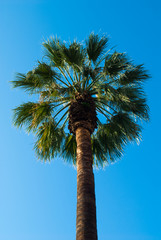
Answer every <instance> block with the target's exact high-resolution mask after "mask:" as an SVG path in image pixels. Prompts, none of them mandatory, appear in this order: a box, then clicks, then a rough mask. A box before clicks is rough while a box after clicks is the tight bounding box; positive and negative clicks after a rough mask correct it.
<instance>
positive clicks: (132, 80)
mask: <svg viewBox="0 0 161 240" xmlns="http://www.w3.org/2000/svg"><path fill="white" fill-rule="evenodd" d="M149 77H150V75H149V74H148V73H147V71H146V70H145V69H144V67H143V64H141V65H137V66H134V67H133V68H132V69H128V70H126V71H125V72H124V73H122V74H121V75H120V76H119V78H118V80H116V81H118V82H119V83H120V84H122V85H127V84H139V85H140V84H141V83H143V82H144V81H145V80H146V79H148V78H149Z"/></svg>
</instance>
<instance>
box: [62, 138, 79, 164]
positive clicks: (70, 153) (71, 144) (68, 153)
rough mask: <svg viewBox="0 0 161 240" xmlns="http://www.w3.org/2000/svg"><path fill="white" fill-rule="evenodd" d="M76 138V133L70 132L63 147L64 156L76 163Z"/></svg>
mask: <svg viewBox="0 0 161 240" xmlns="http://www.w3.org/2000/svg"><path fill="white" fill-rule="evenodd" d="M76 149H77V144H76V139H75V136H74V135H71V134H68V135H66V137H65V141H64V144H63V147H62V156H63V157H64V159H65V160H66V161H69V162H72V163H73V164H74V165H76Z"/></svg>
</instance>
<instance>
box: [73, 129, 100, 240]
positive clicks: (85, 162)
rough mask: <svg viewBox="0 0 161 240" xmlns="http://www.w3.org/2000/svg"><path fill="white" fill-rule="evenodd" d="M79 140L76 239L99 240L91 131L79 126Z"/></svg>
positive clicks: (77, 131) (77, 134) (77, 138)
mask: <svg viewBox="0 0 161 240" xmlns="http://www.w3.org/2000/svg"><path fill="white" fill-rule="evenodd" d="M76 142H77V222H76V240H97V226H96V203H95V186H94V174H93V168H92V162H93V158H92V148H91V134H90V132H89V131H88V130H87V129H85V128H83V127H79V128H77V130H76Z"/></svg>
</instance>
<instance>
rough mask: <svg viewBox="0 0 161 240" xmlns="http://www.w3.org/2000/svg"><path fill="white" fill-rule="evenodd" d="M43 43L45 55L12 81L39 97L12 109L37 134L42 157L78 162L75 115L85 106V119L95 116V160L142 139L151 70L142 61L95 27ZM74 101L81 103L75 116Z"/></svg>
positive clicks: (101, 161)
mask: <svg viewBox="0 0 161 240" xmlns="http://www.w3.org/2000/svg"><path fill="white" fill-rule="evenodd" d="M43 47H44V50H45V52H44V57H43V61H38V62H37V66H36V67H35V68H34V69H33V70H31V71H29V72H27V73H26V74H21V73H18V74H17V76H16V79H15V80H14V81H12V84H13V87H15V88H17V87H19V88H21V89H24V90H25V91H26V92H27V93H28V94H30V95H35V96H36V98H37V101H34V102H32V101H31V102H27V103H24V104H21V105H20V106H18V107H17V108H15V109H14V120H13V121H14V124H15V125H16V126H17V127H22V126H24V127H25V128H26V130H27V131H28V132H33V133H34V134H35V136H36V142H35V147H34V148H35V151H36V153H37V155H38V157H39V158H41V159H44V160H45V161H46V160H50V159H52V158H54V157H56V156H57V155H61V156H62V157H63V158H64V159H65V160H70V161H72V162H73V163H74V164H76V139H75V134H74V129H73V125H72V121H73V120H72V119H73V118H77V114H79V109H80V108H81V113H82V112H83V113H84V114H82V121H85V120H86V117H87V116H86V115H89V114H91V116H90V119H91V121H93V122H92V126H93V130H92V131H91V134H92V135H91V139H92V150H93V165H96V166H104V165H106V164H107V163H110V162H113V161H115V160H116V159H117V158H119V157H120V156H121V155H122V153H123V150H124V147H125V146H126V144H127V143H128V142H132V141H138V140H139V139H140V137H141V121H142V120H144V121H146V120H148V119H149V115H148V106H147V103H146V96H145V93H144V82H145V80H146V79H148V78H149V75H148V73H147V71H146V70H145V69H144V66H143V65H136V64H134V62H133V61H132V60H130V59H129V57H128V56H127V54H126V53H120V52H117V51H113V48H111V49H108V48H109V39H108V37H106V36H99V35H98V34H94V33H91V34H90V36H89V37H88V38H87V40H86V41H84V42H78V41H73V42H69V43H66V42H62V41H61V40H60V39H59V38H51V39H49V40H48V41H46V42H44V43H43ZM75 101H77V103H79V109H78V111H77V108H75V113H74V115H72V117H71V113H70V111H71V107H72V106H73V104H75ZM92 104H93V106H94V108H95V110H91V107H90V106H91V105H92ZM94 111H96V116H95V114H94V113H95V112H94ZM86 113H88V114H86ZM72 114H73V113H72ZM79 117H81V116H79ZM88 117H89V116H88Z"/></svg>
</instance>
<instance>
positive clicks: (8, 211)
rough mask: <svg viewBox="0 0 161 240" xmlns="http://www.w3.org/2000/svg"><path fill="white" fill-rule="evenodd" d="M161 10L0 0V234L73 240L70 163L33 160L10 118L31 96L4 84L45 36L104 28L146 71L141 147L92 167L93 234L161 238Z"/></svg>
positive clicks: (147, 2) (26, 64) (29, 139)
mask: <svg viewBox="0 0 161 240" xmlns="http://www.w3.org/2000/svg"><path fill="white" fill-rule="evenodd" d="M160 11H161V3H160V1H159V0H158V1H157V0H153V1H151V0H135V1H130V0H120V1H119V0H113V1H111V0H110V1H109V0H99V1H96V0H82V1H74V0H68V1H65V0H62V1H58V0H57V1H56V0H51V1H48V0H46V1H45V0H28V1H27V0H26V1H25V0H0V91H1V93H0V110H1V118H0V153H1V157H0V240H74V239H75V222H76V170H75V169H74V168H73V167H72V166H71V165H68V164H65V163H64V162H63V161H62V160H61V158H60V159H55V161H52V162H51V163H50V164H49V163H47V164H45V163H42V162H40V161H38V160H37V159H36V156H35V154H34V151H33V150H32V149H33V143H34V138H33V136H32V135H29V136H28V135H27V134H26V133H25V132H24V131H23V130H22V131H19V130H17V129H16V128H14V127H13V126H12V123H11V118H12V111H11V109H13V108H14V107H15V106H17V105H19V104H20V103H22V102H25V101H26V100H29V97H28V96H27V95H25V94H24V93H23V91H20V90H12V89H11V86H10V84H9V81H11V80H13V79H14V74H15V72H21V73H25V72H27V71H29V70H30V69H32V68H33V66H34V65H35V63H36V61H37V60H38V59H41V56H42V47H41V43H42V42H43V40H44V39H47V38H48V37H50V36H52V35H54V36H55V35H57V36H60V37H61V39H62V40H73V39H74V38H77V39H78V40H80V41H81V40H83V39H84V38H86V37H87V36H88V35H89V33H90V32H91V31H95V32H96V33H98V32H100V33H107V35H109V36H110V43H111V45H112V46H113V45H116V49H117V50H118V51H121V52H127V53H128V54H129V56H130V57H132V58H133V59H134V60H135V62H136V63H137V64H140V63H144V64H145V67H146V69H148V70H149V72H150V74H151V75H152V78H151V79H150V80H149V81H148V82H147V84H146V86H145V89H146V92H147V95H148V104H149V106H150V109H151V121H150V123H148V124H144V125H143V128H144V130H143V140H142V142H141V144H140V145H139V146H137V145H136V144H132V145H129V146H128V147H127V148H126V151H125V155H124V156H123V158H122V159H121V161H119V162H117V163H116V164H114V165H111V166H109V167H107V168H106V169H104V170H99V171H95V182H96V202H97V222H98V237H99V240H160V239H161V140H160V136H161V76H160V69H161V14H160Z"/></svg>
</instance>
